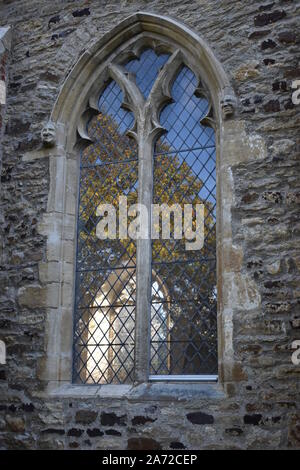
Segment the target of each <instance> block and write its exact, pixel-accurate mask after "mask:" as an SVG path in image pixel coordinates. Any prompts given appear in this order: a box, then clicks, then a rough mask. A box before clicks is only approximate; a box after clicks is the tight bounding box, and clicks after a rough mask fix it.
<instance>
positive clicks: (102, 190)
mask: <svg viewBox="0 0 300 470" xmlns="http://www.w3.org/2000/svg"><path fill="white" fill-rule="evenodd" d="M122 99H123V97H122V92H121V90H120V88H119V86H118V85H117V84H116V83H115V82H113V81H112V82H110V83H109V84H108V86H107V87H106V89H105V90H104V92H103V93H102V95H101V97H100V99H99V114H98V115H97V116H96V117H95V118H93V119H92V120H91V122H90V123H89V125H88V134H89V136H90V138H91V139H92V141H93V142H94V143H93V144H92V145H90V146H89V147H88V148H87V149H86V150H85V151H84V152H83V153H82V156H81V174H80V192H79V207H78V238H77V266H76V295H75V301H76V308H75V325H74V369H73V370H74V381H75V382H77V383H78V382H79V383H80V382H83V383H89V384H95V383H126V382H132V380H133V367H134V327H135V296H136V295H135V289H136V280H135V265H136V261H135V259H136V246H135V242H134V241H133V240H131V239H119V238H116V239H110V238H107V239H102V238H101V237H99V234H98V228H99V224H100V223H101V221H102V222H103V220H105V219H104V218H105V216H106V215H107V213H106V212H105V211H104V212H101V211H100V212H99V207H100V205H101V204H111V207H110V209H109V210H111V211H113V213H115V214H116V216H117V220H118V214H119V196H127V198H128V203H129V204H133V203H136V202H137V191H138V162H137V148H136V145H135V143H134V142H133V141H132V140H131V139H129V138H128V137H127V136H126V135H125V131H126V130H128V128H130V127H131V126H132V124H133V116H132V114H131V113H129V112H127V111H124V110H123V109H122V108H121V103H122ZM118 229H119V227H118V226H116V230H117V233H118Z"/></svg>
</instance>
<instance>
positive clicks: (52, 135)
mask: <svg viewBox="0 0 300 470" xmlns="http://www.w3.org/2000/svg"><path fill="white" fill-rule="evenodd" d="M41 139H42V142H43V145H44V146H45V147H54V146H55V144H56V126H55V124H54V122H52V121H51V120H49V121H48V122H47V123H46V124H45V125H44V127H43V129H42V131H41Z"/></svg>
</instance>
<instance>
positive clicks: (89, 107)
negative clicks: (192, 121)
mask: <svg viewBox="0 0 300 470" xmlns="http://www.w3.org/2000/svg"><path fill="white" fill-rule="evenodd" d="M147 45H148V46H150V47H152V48H153V47H154V49H155V48H156V49H157V50H158V49H159V48H160V47H162V48H163V50H167V51H169V52H170V53H171V54H172V53H174V51H176V50H179V51H180V55H182V57H183V62H184V63H185V64H186V65H187V66H189V67H190V68H191V69H192V70H193V72H195V71H196V72H197V75H198V76H199V77H201V81H202V83H203V84H205V86H206V87H207V90H208V92H209V96H210V97H211V103H212V108H213V110H214V121H215V124H216V125H215V130H216V174H217V288H218V320H217V321H218V364H219V384H221V386H224V385H226V384H228V383H230V382H232V381H235V380H239V377H241V376H242V377H243V370H242V368H241V365H240V364H239V363H238V362H237V361H236V360H235V357H234V349H233V322H232V319H233V312H234V311H235V310H236V309H237V310H238V309H240V308H241V306H242V308H244V307H246V308H247V306H249V303H250V308H251V306H252V304H251V302H252V303H253V302H254V303H256V302H257V299H256V288H255V286H254V285H252V284H251V281H250V280H249V279H246V277H245V276H244V275H242V274H240V271H241V265H242V258H243V253H242V250H241V248H240V247H239V246H235V245H234V244H233V241H232V227H231V208H232V206H233V203H234V188H233V179H232V172H231V167H232V166H233V165H235V164H236V163H239V162H240V161H245V160H246V158H248V159H249V158H250V159H251V158H261V155H259V153H261V148H262V143H261V139H260V138H259V137H258V136H252V139H250V138H248V136H247V133H246V131H245V124H244V122H243V121H241V120H239V119H238V113H237V109H236V108H237V100H236V98H235V94H234V91H233V89H232V87H231V85H230V81H229V79H228V78H227V75H226V73H225V71H224V69H223V68H222V66H221V64H220V63H219V61H218V60H217V59H216V57H215V56H214V54H213V52H212V50H211V49H210V48H209V47H208V45H207V44H206V43H205V41H203V40H202V39H201V38H200V37H199V36H198V35H197V34H196V33H195V32H193V31H192V30H191V29H189V28H188V27H187V26H185V25H184V24H182V23H180V22H179V21H177V20H174V19H170V18H167V17H164V16H161V15H156V14H150V13H144V12H138V13H136V14H134V15H132V16H130V17H129V18H127V19H125V20H124V21H123V22H121V23H120V24H119V25H118V26H117V27H115V28H114V29H112V30H111V31H110V32H109V33H107V34H105V35H104V36H103V37H102V38H101V39H100V40H98V41H97V42H96V43H95V44H94V45H93V46H92V47H91V48H90V49H89V50H87V51H86V52H85V53H84V54H83V55H82V56H81V57H80V59H79V60H78V62H77V63H76V65H75V66H74V68H73V69H72V70H71V72H70V74H69V75H68V77H67V79H66V81H65V83H64V84H63V86H62V89H61V91H60V93H59V96H58V98H57V100H56V103H55V105H54V108H53V110H52V113H51V117H50V121H49V123H48V125H47V126H46V128H45V129H44V130H43V132H42V138H43V141H44V148H43V149H42V150H40V151H37V152H29V153H28V154H25V155H24V157H23V160H24V161H31V160H33V159H36V158H45V157H49V168H50V188H49V198H48V205H47V211H46V213H45V214H44V217H43V219H42V221H41V222H40V224H39V233H40V234H42V235H44V236H45V237H46V238H47V251H46V261H44V262H41V263H39V279H40V284H39V285H33V286H28V287H25V288H23V290H21V292H20V293H19V302H20V303H21V304H22V303H23V305H26V302H27V301H28V298H29V297H31V296H32V295H36V293H38V297H37V298H36V300H35V305H36V306H37V307H44V308H46V313H47V321H46V344H45V350H46V353H45V356H44V357H42V358H41V359H40V360H39V364H38V375H39V379H40V380H41V381H44V382H45V390H46V391H47V393H48V392H49V393H50V392H51V393H57V391H59V390H64V393H66V390H67V391H68V393H71V394H72V393H73V392H74V391H75V389H76V390H77V391H79V393H80V394H87V395H94V393H96V392H95V390H94V391H91V388H90V386H87V385H85V384H84V385H79V386H78V385H73V384H71V381H72V345H73V309H74V291H75V289H74V284H75V263H76V254H75V250H76V230H77V228H76V221H77V214H76V211H77V197H78V183H79V174H80V171H79V150H80V149H82V148H84V147H85V146H86V145H90V140H89V137H88V135H87V132H86V122H87V120H88V119H89V118H90V117H91V116H92V115H94V114H95V112H96V110H97V112H98V98H99V95H100V93H101V86H99V85H100V84H99V78H100V77H102V79H107V78H108V76H107V74H108V73H109V64H110V63H111V62H113V61H114V60H115V59H116V58H117V59H118V61H121V60H123V61H124V59H126V58H132V56H134V55H135V54H137V53H138V50H137V49H138V48H139V47H145V46H147ZM132 51H134V54H132ZM102 83H104V81H103V82H102ZM245 155H248V157H246V156H245ZM26 299H27V300H26ZM140 380H141V381H144V382H146V377H145V374H143V372H141V375H140ZM64 385H65V386H66V387H67V388H66V387H65V388H61V386H64ZM112 387H114V388H115V387H122V386H117V385H101V386H98V388H97V390H100V389H101V390H103V389H104V388H106V390H108V389H109V390H111V388H112ZM123 387H124V390H125V391H126V390H127V388H128V386H123ZM72 390H73V392H72ZM115 390H116V389H115ZM201 390H202V388H201ZM62 393H63V392H62ZM74 393H75V392H74ZM107 393H108V392H107ZM111 393H112V394H113V395H114V394H115V393H118V392H111ZM201 393H202V392H201Z"/></svg>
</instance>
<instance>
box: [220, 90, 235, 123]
mask: <svg viewBox="0 0 300 470" xmlns="http://www.w3.org/2000/svg"><path fill="white" fill-rule="evenodd" d="M221 108H222V112H223V116H224V118H227V117H229V116H232V115H233V114H234V111H235V108H236V98H235V97H234V96H232V95H224V97H223V99H222V100H221Z"/></svg>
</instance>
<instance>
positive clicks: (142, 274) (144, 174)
mask: <svg viewBox="0 0 300 470" xmlns="http://www.w3.org/2000/svg"><path fill="white" fill-rule="evenodd" d="M152 141H153V138H152V136H151V135H150V133H147V132H145V131H144V132H142V133H141V135H139V134H138V149H139V150H138V152H139V196H138V201H139V204H142V205H143V206H145V207H146V209H147V227H146V228H147V234H146V237H145V238H139V239H138V240H137V265H136V323H135V381H136V382H145V381H147V380H148V376H149V363H150V360H149V359H150V314H151V204H152V191H153V142H152ZM143 229H144V227H143Z"/></svg>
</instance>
